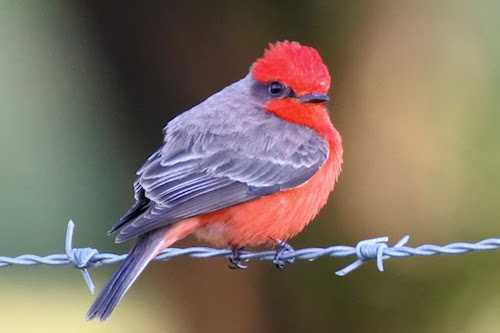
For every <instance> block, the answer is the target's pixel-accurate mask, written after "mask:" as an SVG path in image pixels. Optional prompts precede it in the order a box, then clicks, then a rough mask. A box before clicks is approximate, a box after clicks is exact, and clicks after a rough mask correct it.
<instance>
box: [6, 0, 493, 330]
mask: <svg viewBox="0 0 500 333" xmlns="http://www.w3.org/2000/svg"><path fill="white" fill-rule="evenodd" d="M499 17H500V5H499V3H498V2H497V1H476V2H468V1H439V2H438V1H430V0H429V1H419V2H403V1H396V0H394V1H356V2H354V1H330V2H327V1H319V0H312V1H307V2H305V1H304V2H302V1H286V2H284V1H273V2H269V1H267V2H251V3H250V2H248V3H241V2H235V1H225V2H217V3H213V2H201V1H200V2H186V1H181V2H173V3H167V2H164V3H161V2H155V3H153V2H150V3H140V2H136V3H129V4H126V3H122V2H98V1H94V2H15V1H1V2H0V49H1V51H0V153H1V163H0V174H1V175H2V176H1V177H0V255H3V256H16V255H20V254H25V253H35V254H40V255H43V254H51V253H62V252H63V251H64V247H63V246H64V243H63V242H64V234H65V227H66V223H67V221H68V220H69V219H73V220H74V221H75V222H76V235H75V239H74V245H75V246H82V247H86V246H92V247H96V248H98V249H99V250H100V251H101V252H119V253H121V252H125V251H127V250H128V248H129V246H130V244H124V245H123V244H121V245H116V244H114V243H113V238H111V237H107V236H106V231H107V230H108V229H109V227H110V226H111V225H112V224H113V222H114V221H115V220H116V219H117V218H119V217H120V216H121V214H123V213H124V212H125V211H126V210H127V209H128V208H129V206H130V205H131V204H132V203H133V198H132V182H133V180H134V173H135V171H136V169H137V168H138V167H139V166H140V165H141V164H142V163H143V162H144V161H145V159H146V158H147V157H148V156H149V155H150V154H151V153H152V152H153V151H154V150H155V149H156V148H157V147H158V146H159V145H160V144H161V140H162V135H161V129H162V128H163V126H164V125H165V124H166V123H167V122H168V121H169V120H170V119H172V118H173V117H175V116H176V115H177V114H179V113H180V112H182V111H183V110H186V109H188V108H189V107H191V106H193V105H195V104H197V103H199V102H201V101H202V100H204V99H205V98H206V97H208V96H209V95H211V94H213V93H214V92H216V91H218V90H220V89H221V88H223V87H224V86H226V85H228V84H230V83H231V82H233V81H236V80H237V79H239V78H241V77H243V76H244V75H245V74H246V73H247V71H248V68H249V66H250V65H251V64H252V62H253V61H254V60H255V59H256V58H257V57H260V56H261V55H262V53H263V50H264V48H265V47H267V44H268V43H269V42H275V41H277V40H284V39H288V40H297V41H300V42H301V43H303V44H305V45H310V46H313V47H315V48H316V49H317V50H318V51H319V52H320V54H321V55H322V57H323V60H324V62H325V63H326V65H327V66H328V67H329V69H330V73H331V75H332V78H333V83H332V88H331V91H330V97H331V102H330V103H329V109H330V111H331V117H332V120H333V122H334V124H335V126H336V127H337V128H338V130H339V131H340V132H341V134H342V136H343V139H344V146H345V163H344V171H343V173H342V175H341V177H340V182H339V183H338V185H337V187H336V190H335V192H334V194H333V195H332V196H331V197H330V200H329V202H328V205H327V206H326V207H325V208H324V209H323V211H322V212H321V214H320V216H319V217H317V218H316V220H315V221H314V222H313V223H312V224H311V225H310V226H309V227H307V228H306V230H305V231H304V232H303V233H301V234H300V235H299V236H297V237H296V238H295V239H293V240H292V241H291V243H292V245H293V246H294V247H296V248H300V247H305V246H328V245H333V244H351V245H354V244H356V242H357V241H358V240H361V239H365V238H373V237H377V236H384V235H387V236H389V237H390V238H391V240H392V242H396V241H397V240H398V239H399V238H401V236H403V235H405V234H409V235H411V236H412V238H411V239H410V243H409V245H412V246H415V245H419V244H423V243H435V244H445V243H449V242H455V241H470V242H474V241H477V240H480V239H483V238H488V237H495V236H498V235H499V234H500V227H499V223H498V221H499V220H500V207H499V204H498V198H499V197H500V175H499V173H498V170H499V169H500V154H499V151H500V111H499V108H498V105H499V102H500V94H499V91H500V60H499V59H500V40H499V38H498V31H500V30H499V29H500V20H499ZM199 244H200V243H199V242H197V241H196V240H194V239H192V238H188V239H186V240H183V241H182V242H181V243H180V244H177V245H176V246H183V247H187V246H193V245H199ZM497 258H498V254H496V253H476V254H470V255H461V256H455V257H452V256H442V257H434V258H413V259H404V260H396V259H395V260H390V261H388V262H386V264H385V267H386V272H384V273H379V272H378V271H376V269H375V266H374V264H373V263H369V264H367V265H365V266H364V267H362V268H361V269H359V270H357V271H356V272H354V273H352V274H350V275H348V276H346V277H343V278H339V277H336V276H334V274H333V273H334V272H335V271H336V270H337V269H339V268H341V267H343V266H345V265H346V264H348V263H349V262H350V261H351V260H341V259H335V260H334V259H321V260H318V261H315V262H313V263H308V262H304V261H298V262H296V263H295V264H294V265H288V266H287V267H285V269H284V270H281V271H278V270H276V269H275V268H274V267H273V265H272V264H270V263H269V262H258V261H252V262H250V265H249V268H248V269H247V270H244V271H233V270H230V269H228V268H227V262H226V261H225V260H224V259H220V258H218V259H209V260H197V259H190V258H184V257H183V258H178V259H174V260H171V261H168V262H162V263H154V264H152V265H151V267H149V268H148V269H147V271H146V272H145V273H144V274H143V275H142V276H141V278H140V279H139V280H138V281H137V282H136V284H135V285H134V287H133V288H132V289H131V290H130V291H129V293H128V294H127V296H126V297H125V298H124V300H123V301H122V302H121V304H120V305H119V307H118V308H117V310H116V311H115V313H114V314H113V316H112V317H111V318H110V320H109V321H108V322H106V323H104V324H101V323H97V322H91V323H87V322H85V321H84V315H85V312H86V310H87V308H88V307H89V306H90V304H91V302H92V300H93V298H94V296H92V295H90V294H89V292H88V290H87V289H86V286H85V284H84V282H83V280H82V278H81V274H80V273H79V272H78V271H76V270H74V269H72V268H70V267H67V266H66V267H43V266H36V267H19V266H17V267H9V268H3V269H1V270H0V290H1V295H2V297H1V299H0V318H1V319H3V320H2V328H1V330H2V331H5V332H13V331H16V332H33V331H37V332H67V331H68V330H71V331H73V332H78V331H82V332H83V331H84V332H93V331H104V332H136V331H137V330H142V331H146V332H149V331H156V332H157V331H161V332H220V333H224V332H235V331H237V332H241V333H245V332H276V331H284V332H288V333H294V332H305V331H308V332H309V331H310V332H332V331H343V332H401V331H403V330H404V331H405V332H498V326H499V324H500V319H499V316H498V311H500V288H499V287H498V280H499V279H500V265H497V264H495V260H496V259H497ZM115 268H116V266H106V267H102V268H96V269H92V270H91V274H92V275H93V277H94V280H95V282H96V284H97V287H98V290H99V289H100V287H102V285H103V284H104V282H105V281H106V279H107V278H108V277H109V276H110V274H111V273H112V271H113V270H114V269H115Z"/></svg>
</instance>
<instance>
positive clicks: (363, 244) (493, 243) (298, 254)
mask: <svg viewBox="0 0 500 333" xmlns="http://www.w3.org/2000/svg"><path fill="white" fill-rule="evenodd" d="M74 227H75V225H74V223H73V221H69V222H68V228H67V231H66V242H65V250H66V253H64V254H52V255H49V256H45V257H40V256H37V255H32V254H25V255H21V256H18V257H14V258H9V257H0V268H1V267H7V266H11V265H25V266H32V265H41V264H44V265H55V266H60V265H73V266H74V267H76V268H78V269H80V270H81V272H82V274H83V277H84V279H85V282H86V283H87V285H88V287H89V289H90V292H91V293H94V284H93V282H92V279H91V278H90V274H89V273H88V270H87V269H88V268H92V267H96V266H99V265H103V264H113V263H117V262H120V261H122V260H124V259H125V257H126V256H127V255H126V254H114V253H99V251H97V250H96V249H92V248H73V246H72V239H73V230H74ZM409 238H410V237H409V236H405V237H403V238H402V239H401V240H400V241H399V242H397V243H396V244H395V245H394V246H389V245H387V242H388V240H389V238H388V237H379V238H374V239H367V240H362V241H360V242H359V243H358V244H357V245H356V246H354V247H353V246H343V245H338V246H330V247H326V248H305V249H299V250H289V251H287V252H285V253H283V254H282V255H281V259H282V260H284V261H289V260H293V259H303V260H309V261H312V260H315V259H318V258H320V257H325V256H328V257H337V258H341V257H351V256H354V257H356V258H357V260H356V261H354V262H353V263H352V264H350V265H348V266H347V267H345V268H343V269H341V270H339V271H337V272H336V273H335V274H337V275H338V276H344V275H347V274H349V273H350V272H352V271H353V270H355V269H356V268H358V267H359V266H361V265H362V264H364V263H365V262H367V261H370V260H376V262H377V268H378V270H379V271H381V272H382V271H384V260H385V259H388V258H405V257H411V256H435V255H439V254H462V253H468V252H472V251H492V250H498V249H500V239H499V238H488V239H485V240H482V241H479V242H477V243H463V242H459V243H451V244H448V245H444V246H438V245H421V246H418V247H415V248H412V247H408V246H405V244H406V243H407V242H408V239H409ZM231 255H232V252H231V250H230V249H213V248H209V247H190V248H186V249H176V248H168V249H165V250H163V251H162V252H161V253H160V254H159V255H158V256H157V257H156V258H155V260H168V259H171V258H175V257H180V256H188V257H193V258H213V257H227V258H228V257H230V256H231ZM275 255H276V251H274V250H269V251H258V252H251V251H242V252H241V255H240V259H241V260H244V261H248V260H250V259H261V260H271V261H272V260H273V259H274V257H275Z"/></svg>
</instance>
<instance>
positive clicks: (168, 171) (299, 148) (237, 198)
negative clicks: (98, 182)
mask: <svg viewBox="0 0 500 333" xmlns="http://www.w3.org/2000/svg"><path fill="white" fill-rule="evenodd" d="M192 111H194V110H191V111H188V112H187V113H185V114H182V115H181V116H179V117H177V118H176V119H174V120H173V121H171V122H170V123H169V124H168V125H167V127H166V128H165V143H164V145H163V146H162V147H161V148H160V149H159V150H158V151H157V152H156V153H154V154H153V155H152V156H151V157H150V158H149V159H148V161H147V162H146V164H145V165H144V166H143V167H142V168H141V169H140V170H139V171H138V172H137V174H138V178H137V180H136V182H135V184H134V185H135V197H136V199H137V203H136V204H135V205H134V207H135V208H134V207H133V208H132V209H131V211H129V212H128V213H127V214H126V215H125V216H124V218H122V219H121V220H120V221H119V222H118V223H117V224H116V225H115V227H114V228H113V229H112V231H114V230H116V229H118V228H120V227H122V226H123V225H125V224H126V225H125V227H124V228H123V229H122V230H121V232H120V234H119V235H118V236H117V238H116V241H117V242H121V241H125V240H127V239H129V238H132V237H135V236H138V235H141V234H144V233H145V232H148V231H151V230H154V229H157V228H161V227H165V226H168V225H170V224H172V223H173V222H175V221H178V220H181V219H184V218H188V217H192V216H196V215H201V214H205V213H210V212H214V211H216V210H220V209H223V208H227V207H230V206H234V205H237V204H241V203H244V202H248V201H251V200H255V199H258V198H261V197H264V196H268V195H271V194H273V193H277V192H280V191H284V190H287V189H290V188H293V187H296V186H299V185H301V184H304V183H305V182H307V181H308V180H309V179H310V178H311V177H312V176H313V175H314V174H315V173H316V172H317V171H318V170H319V169H320V168H321V166H322V165H323V164H324V162H325V161H326V159H327V158H328V144H327V143H326V141H325V140H323V139H322V138H321V137H320V136H319V135H318V134H316V132H314V131H313V130H312V129H310V128H308V127H305V126H301V125H296V124H292V123H289V122H286V121H283V120H281V119H280V118H278V117H276V116H274V115H272V114H270V113H268V112H266V111H264V110H261V109H258V108H256V107H249V108H248V109H247V110H246V112H245V113H244V114H245V117H243V118H241V117H240V116H237V115H234V114H233V115H230V114H221V113H220V112H219V113H217V114H216V115H217V117H215V116H214V112H213V111H207V112H203V111H199V110H198V112H197V114H196V117H192V115H191V114H190V113H191V112H192ZM221 116H223V118H221ZM221 119H224V120H221ZM127 223H128V224H127Z"/></svg>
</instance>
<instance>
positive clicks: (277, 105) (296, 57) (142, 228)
mask: <svg viewBox="0 0 500 333" xmlns="http://www.w3.org/2000/svg"><path fill="white" fill-rule="evenodd" d="M329 87H330V76H329V74H328V70H327V68H326V66H325V65H324V64H323V62H322V60H321V58H320V56H319V54H318V52H316V50H314V49H313V48H310V47H306V46H301V45H300V44H299V43H297V42H288V41H285V42H279V43H276V44H274V45H270V46H269V49H268V50H266V51H265V54H264V56H263V57H262V58H260V59H258V60H257V61H256V62H255V63H254V64H253V65H252V67H251V68H250V73H249V74H248V75H247V76H245V77H244V78H243V79H241V80H239V81H237V82H235V83H233V84H231V85H229V86H228V87H226V88H224V89H223V90H221V91H220V92H218V93H216V94H214V95H213V96H211V97H209V98H208V99H207V100H205V101H204V102H202V103H201V104H199V105H197V106H195V107H193V108H192V109H190V110H188V111H186V112H184V113H183V114H181V115H179V116H178V117H176V118H175V119H173V120H172V121H170V122H169V123H168V124H167V126H166V127H165V128H164V130H163V132H164V135H165V138H164V140H163V145H162V146H161V147H160V149H158V150H157V151H156V152H155V153H154V154H153V155H151V157H149V159H148V160H147V162H146V164H144V166H143V167H142V168H141V169H139V171H138V172H137V175H138V178H137V180H136V181H135V183H134V191H135V194H134V196H135V199H136V203H135V204H134V205H133V207H132V208H131V209H130V210H129V211H128V212H127V213H126V214H125V216H123V217H122V218H121V219H120V220H119V221H118V222H117V223H116V224H115V225H114V226H113V228H111V230H110V232H113V231H116V230H118V229H121V230H120V233H119V235H118V236H117V237H116V242H123V241H126V240H128V239H131V238H134V237H137V242H136V244H135V246H134V247H133V248H132V250H131V251H130V253H129V254H128V256H127V258H126V259H125V260H124V261H123V263H122V264H121V266H120V267H119V268H118V270H117V271H116V272H115V273H114V274H113V276H112V277H111V279H110V280H109V281H108V283H107V284H106V286H105V287H104V289H103V290H102V291H101V293H100V294H99V296H97V298H96V300H95V301H94V303H93V304H92V306H91V307H90V309H89V311H88V313H87V320H90V319H93V318H99V319H100V320H106V319H107V318H108V317H109V316H110V315H111V312H112V311H113V309H114V308H115V307H116V305H117V304H118V302H119V301H120V299H121V298H122V297H123V295H124V294H125V292H126V291H127V290H128V289H129V288H130V286H131V285H132V283H133V282H134V281H135V279H136V278H137V277H138V276H139V274H140V273H141V272H142V271H143V270H144V268H145V267H146V265H147V264H148V263H149V262H150V261H151V260H152V259H153V258H154V257H155V256H156V255H157V254H158V253H159V252H161V251H162V250H163V249H165V248H167V247H169V246H171V245H172V244H173V243H174V242H176V241H177V240H179V239H181V238H183V237H185V236H186V235H188V234H191V233H193V234H194V235H196V236H197V237H199V238H201V239H204V240H208V241H210V242H212V243H215V244H217V245H222V246H229V247H231V248H232V249H233V257H232V258H231V261H232V262H233V265H234V267H242V266H241V264H240V261H239V259H238V250H239V249H241V248H242V247H243V246H246V245H258V244H263V243H271V244H276V245H277V246H278V252H277V255H276V258H275V264H276V265H278V266H282V265H283V264H284V262H283V260H281V258H280V254H281V255H282V253H283V251H286V250H287V249H289V248H290V247H289V245H288V244H286V243H285V242H284V241H285V240H287V239H288V238H290V237H292V236H294V235H296V234H297V233H299V232H300V231H301V230H302V229H303V228H304V227H305V226H306V225H307V224H308V223H309V221H311V219H313V218H314V217H315V216H316V214H317V213H318V212H319V210H320V209H321V207H323V205H324V204H325V203H326V201H327V198H328V195H329V193H330V192H331V191H332V190H333V187H334V184H335V182H336V180H337V178H338V176H339V173H340V170H341V164H342V143H341V138H340V135H339V133H338V132H337V131H336V130H335V128H334V127H333V125H332V123H331V121H330V118H329V116H328V113H327V110H326V108H325V106H324V102H326V101H327V100H328V96H327V95H326V93H327V91H328V88H329Z"/></svg>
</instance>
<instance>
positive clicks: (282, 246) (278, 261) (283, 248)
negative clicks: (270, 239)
mask: <svg viewBox="0 0 500 333" xmlns="http://www.w3.org/2000/svg"><path fill="white" fill-rule="evenodd" d="M275 241H276V244H277V245H278V248H277V249H276V254H275V255H274V259H273V263H274V264H275V265H276V267H277V268H283V266H285V264H286V263H289V264H293V261H294V260H295V259H294V258H289V259H283V258H282V257H283V255H284V254H287V253H290V252H293V251H295V250H294V249H293V247H292V246H291V245H290V244H288V243H287V242H284V241H282V240H280V239H276V240H275Z"/></svg>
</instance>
